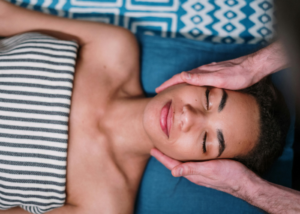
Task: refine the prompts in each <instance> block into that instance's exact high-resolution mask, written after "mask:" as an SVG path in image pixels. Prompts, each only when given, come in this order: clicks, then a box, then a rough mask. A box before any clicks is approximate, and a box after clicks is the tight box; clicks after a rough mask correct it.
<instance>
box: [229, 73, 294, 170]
mask: <svg viewBox="0 0 300 214" xmlns="http://www.w3.org/2000/svg"><path fill="white" fill-rule="evenodd" d="M240 92H242V93H246V94H249V95H252V96H253V97H254V98H255V99H256V102H257V104H258V106H259V114H260V121H259V123H260V124H259V126H260V128H259V130H260V131H259V137H258V140H257V143H256V145H255V146H254V148H253V149H252V150H251V151H250V152H249V153H248V154H247V155H239V156H236V157H235V158H234V159H235V160H237V161H239V162H241V163H243V164H244V165H245V166H247V167H248V168H249V169H251V170H252V171H254V172H255V173H257V174H259V175H262V174H263V173H264V172H266V171H267V170H268V169H269V168H270V166H271V165H272V163H273V162H274V161H275V160H276V159H277V158H278V157H279V156H280V155H281V154H282V152H283V149H284V145H285V142H286V136H287V133H288V129H289V124H290V115H289V110H288V108H287V105H286V103H285V101H284V98H283V96H282V94H281V93H280V92H279V91H278V90H277V89H276V88H275V87H274V85H273V84H272V82H271V79H270V77H267V78H265V79H263V80H261V81H260V82H258V83H256V84H255V85H253V86H251V87H249V88H246V89H243V90H240Z"/></svg>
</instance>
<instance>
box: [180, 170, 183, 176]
mask: <svg viewBox="0 0 300 214" xmlns="http://www.w3.org/2000/svg"><path fill="white" fill-rule="evenodd" d="M182 172H183V169H182V168H180V170H179V176H182Z"/></svg>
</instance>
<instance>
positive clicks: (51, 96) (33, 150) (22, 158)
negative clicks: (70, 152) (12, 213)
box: [0, 33, 78, 213]
mask: <svg viewBox="0 0 300 214" xmlns="http://www.w3.org/2000/svg"><path fill="white" fill-rule="evenodd" d="M77 48H78V46H77V44H76V43H75V42H73V41H62V40H57V39H55V38H53V37H50V36H46V35H42V34H39V33H26V34H22V35H17V36H14V37H11V38H7V39H3V40H0V209H9V208H12V207H15V206H20V207H22V208H23V209H25V210H27V211H29V212H31V213H44V212H46V211H49V210H51V209H54V208H57V207H60V206H63V204H64V202H65V197H66V195H65V184H66V158H67V142H68V120H69V112H70V104H71V95H72V88H73V76H74V70H75V67H74V66H75V61H76V53H77Z"/></svg>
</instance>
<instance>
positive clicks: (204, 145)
mask: <svg viewBox="0 0 300 214" xmlns="http://www.w3.org/2000/svg"><path fill="white" fill-rule="evenodd" d="M209 92H210V90H209V89H208V88H207V89H206V91H205V96H206V110H208V108H209ZM206 137H207V132H205V134H204V137H203V144H202V147H203V152H204V153H206Z"/></svg>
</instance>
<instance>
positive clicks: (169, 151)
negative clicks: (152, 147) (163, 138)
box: [156, 134, 200, 160]
mask: <svg viewBox="0 0 300 214" xmlns="http://www.w3.org/2000/svg"><path fill="white" fill-rule="evenodd" d="M156 148H157V149H159V150H160V151H161V152H163V153H164V154H166V155H167V156H169V157H171V158H173V159H176V160H196V159H199V155H200V152H199V151H200V150H199V144H198V142H197V140H196V139H195V137H194V136H193V135H191V134H184V135H181V136H179V138H178V139H177V140H176V141H174V142H160V143H157V145H156Z"/></svg>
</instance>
